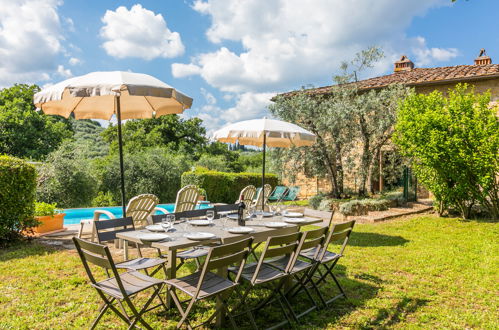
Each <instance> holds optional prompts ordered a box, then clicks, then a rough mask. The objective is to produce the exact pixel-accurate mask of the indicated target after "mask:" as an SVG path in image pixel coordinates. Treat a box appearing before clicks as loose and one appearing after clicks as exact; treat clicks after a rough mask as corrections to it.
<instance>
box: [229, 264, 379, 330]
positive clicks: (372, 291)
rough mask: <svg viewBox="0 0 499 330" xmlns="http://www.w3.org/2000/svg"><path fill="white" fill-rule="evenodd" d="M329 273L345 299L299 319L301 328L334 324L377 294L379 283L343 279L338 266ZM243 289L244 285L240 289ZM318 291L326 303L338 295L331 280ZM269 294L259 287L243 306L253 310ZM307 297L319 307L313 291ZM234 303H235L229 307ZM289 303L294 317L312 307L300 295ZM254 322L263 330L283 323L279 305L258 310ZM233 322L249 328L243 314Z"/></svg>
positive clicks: (368, 279)
mask: <svg viewBox="0 0 499 330" xmlns="http://www.w3.org/2000/svg"><path fill="white" fill-rule="evenodd" d="M333 272H334V274H335V275H336V277H337V278H338V281H339V282H340V284H341V286H342V287H343V289H344V290H345V292H346V294H347V296H348V299H346V298H344V297H342V298H339V299H337V300H335V301H334V302H333V303H332V304H330V305H329V306H328V307H326V308H321V309H319V310H315V311H313V312H311V313H310V314H308V315H306V316H304V317H303V318H301V319H300V326H301V327H303V328H307V329H310V328H326V327H328V325H329V326H330V325H331V323H335V322H336V321H337V320H338V319H340V318H341V317H342V316H344V315H346V314H349V313H351V312H353V311H355V310H356V309H357V308H359V307H361V306H364V305H365V303H366V301H368V300H370V299H372V298H374V297H375V296H376V295H377V293H378V290H379V289H380V287H381V283H382V280H381V279H380V278H378V277H376V276H373V275H366V276H363V277H362V280H360V281H359V280H358V279H357V278H352V277H346V276H345V272H346V268H345V267H344V266H342V265H337V266H336V267H335V270H334V271H333ZM243 288H244V289H246V288H247V285H246V284H245V285H243ZM320 291H321V293H322V294H323V295H324V297H325V298H326V300H327V299H330V298H332V297H334V296H336V295H337V294H339V293H340V292H339V290H338V288H337V287H336V285H335V284H334V282H333V280H332V279H331V278H328V280H327V282H326V283H325V284H324V285H321V286H320ZM269 292H270V291H269V290H265V289H261V288H260V287H257V288H255V289H253V290H252V291H251V294H250V295H249V296H248V298H247V300H246V304H245V305H246V306H248V308H253V307H255V306H256V305H258V303H259V302H261V301H262V300H263V299H265V298H266V297H267V296H268V295H269ZM311 293H312V295H313V298H314V300H315V301H316V302H317V303H318V304H319V305H320V300H319V297H318V296H317V295H316V294H315V292H313V290H311ZM234 303H235V301H234V302H232V303H231V304H234ZM290 303H291V305H292V306H293V309H294V310H295V312H296V313H300V312H301V311H304V310H306V309H308V308H309V307H311V306H312V305H313V304H312V302H311V301H310V300H309V299H308V298H307V295H306V294H305V293H304V292H303V291H302V292H301V293H300V294H298V295H297V296H295V297H293V298H291V299H290ZM241 312H242V311H239V313H241ZM255 320H256V322H257V325H258V327H259V328H260V327H261V328H266V327H269V326H272V325H274V324H277V323H279V322H280V321H282V320H284V315H283V314H282V311H281V309H280V308H279V304H278V303H277V302H276V301H274V302H273V303H272V304H270V305H267V306H265V308H262V309H261V310H259V311H258V312H257V313H256V315H255ZM236 322H237V323H238V327H240V328H242V329H246V328H249V327H250V323H249V318H248V316H246V315H245V314H243V315H241V316H240V317H238V318H237V320H236Z"/></svg>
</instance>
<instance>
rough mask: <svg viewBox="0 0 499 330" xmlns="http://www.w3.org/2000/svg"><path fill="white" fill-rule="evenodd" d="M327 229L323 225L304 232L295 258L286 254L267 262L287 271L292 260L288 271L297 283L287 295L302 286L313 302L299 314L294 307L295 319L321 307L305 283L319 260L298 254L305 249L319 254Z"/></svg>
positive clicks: (293, 314) (292, 311)
mask: <svg viewBox="0 0 499 330" xmlns="http://www.w3.org/2000/svg"><path fill="white" fill-rule="evenodd" d="M327 230H328V227H321V228H318V229H313V230H309V231H305V232H303V233H302V238H301V240H300V243H299V244H298V248H297V249H296V254H295V260H290V259H291V256H290V255H286V256H282V257H280V258H278V259H274V260H272V261H270V262H267V263H268V264H269V265H271V266H273V267H275V268H277V269H279V270H281V271H286V267H287V265H289V263H290V262H292V267H291V268H289V269H288V270H287V271H286V273H287V274H288V275H290V276H292V277H293V278H294V279H295V280H296V283H295V285H294V286H293V287H292V288H291V289H289V290H288V291H287V292H286V294H285V295H286V296H289V295H290V294H291V293H292V292H293V291H294V290H296V289H298V288H301V289H302V290H304V291H305V293H306V294H307V297H308V299H309V300H310V302H311V303H312V304H313V306H312V307H310V308H308V309H306V310H303V311H301V312H299V313H298V314H296V312H295V311H294V310H293V309H291V313H292V314H291V315H292V316H293V319H294V320H295V321H297V320H298V319H299V318H300V317H302V316H304V315H306V314H308V313H310V312H311V311H313V310H315V309H318V308H319V306H318V304H317V303H316V302H315V300H314V298H313V297H312V294H311V293H310V291H309V289H308V288H307V287H306V286H305V285H304V283H305V282H306V280H307V279H308V275H309V272H310V271H311V270H312V269H313V267H314V266H315V264H316V263H317V261H316V260H315V259H311V260H309V261H304V260H300V259H298V256H299V254H300V253H301V252H303V251H311V250H314V251H316V252H315V254H318V253H319V250H320V248H321V247H322V246H323V244H324V241H325V239H326V233H327ZM315 257H316V256H315ZM312 284H313V286H314V289H316V290H317V287H316V286H315V284H314V283H313V282H312Z"/></svg>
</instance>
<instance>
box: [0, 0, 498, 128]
mask: <svg viewBox="0 0 499 330" xmlns="http://www.w3.org/2000/svg"><path fill="white" fill-rule="evenodd" d="M498 12H499V1H496V0H469V1H464V0H458V1H457V2H456V3H454V4H452V3H451V1H450V0H418V1H414V0H281V1H272V0H245V1H228V0H226V1H224V0H189V1H187V0H184V1H181V0H168V1H167V0H162V1H158V0H156V1H152V0H151V1H103V0H100V1H97V0H88V1H77V0H71V1H70V0H66V1H60V0H0V59H1V60H0V87H6V86H10V85H12V84H14V83H37V84H39V85H41V86H44V85H48V84H51V83H55V82H58V81H60V80H63V79H65V78H67V77H70V76H77V75H82V74H85V73H88V72H91V71H107V70H131V71H134V72H142V73H147V74H151V75H153V76H156V77H158V78H159V79H161V80H163V81H165V82H167V83H168V84H170V85H172V86H175V87H176V88H178V89H180V90H182V91H183V92H184V93H186V94H188V95H190V96H191V97H193V98H194V104H193V107H192V109H189V110H187V111H186V112H185V116H186V117H194V116H197V117H200V118H202V119H203V120H204V123H205V126H206V127H207V129H208V130H209V131H211V130H214V129H216V128H219V127H221V126H223V125H224V124H226V123H228V122H235V121H238V120H245V119H252V118H258V117H262V116H264V115H266V109H265V108H266V106H267V104H268V103H269V98H270V97H271V96H273V95H275V94H276V93H278V92H283V91H288V90H290V89H297V88H300V87H301V86H305V85H314V86H322V85H329V84H331V82H332V81H331V77H332V76H333V75H334V74H335V73H336V72H338V71H337V68H338V66H339V64H340V63H341V62H342V61H344V60H348V59H349V58H351V57H352V56H353V55H354V54H355V53H356V52H358V51H360V50H362V49H365V48H367V47H369V46H371V45H379V46H381V47H382V48H383V49H384V51H385V54H386V57H385V59H384V60H382V61H381V62H380V63H379V64H378V65H377V66H376V67H375V68H374V69H373V70H372V71H371V72H369V73H367V75H368V76H374V75H381V74H388V73H390V72H391V71H392V69H393V62H394V60H396V59H397V58H398V57H400V55H401V54H406V55H408V56H409V58H410V59H411V60H413V61H414V62H415V64H416V66H417V67H431V66H448V65H458V64H472V63H473V59H474V58H475V57H476V56H477V54H478V51H479V50H480V48H486V50H487V53H488V54H489V55H490V56H491V57H492V60H493V61H494V60H495V59H497V60H498V61H499V25H498V24H497V22H496V21H497V19H496V16H497V13H498ZM366 77H367V76H366Z"/></svg>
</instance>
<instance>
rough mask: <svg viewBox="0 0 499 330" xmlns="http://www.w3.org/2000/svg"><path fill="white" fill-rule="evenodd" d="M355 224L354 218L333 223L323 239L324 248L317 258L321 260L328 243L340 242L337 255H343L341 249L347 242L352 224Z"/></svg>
mask: <svg viewBox="0 0 499 330" xmlns="http://www.w3.org/2000/svg"><path fill="white" fill-rule="evenodd" d="M354 225H355V220H352V221H348V222H343V223H338V224H335V225H334V226H333V227H332V228H331V229H330V231H329V234H328V236H327V237H326V240H325V241H324V247H325V249H322V251H321V254H320V255H319V260H322V258H323V257H324V254H325V253H326V250H327V247H328V245H329V244H330V243H335V242H337V243H341V248H340V251H339V252H338V254H339V255H343V251H344V250H345V247H346V245H347V243H348V239H349V238H350V234H351V233H352V230H353V226H354Z"/></svg>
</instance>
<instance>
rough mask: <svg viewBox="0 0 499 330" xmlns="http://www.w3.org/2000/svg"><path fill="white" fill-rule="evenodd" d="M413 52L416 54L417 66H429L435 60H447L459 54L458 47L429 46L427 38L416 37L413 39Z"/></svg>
mask: <svg viewBox="0 0 499 330" xmlns="http://www.w3.org/2000/svg"><path fill="white" fill-rule="evenodd" d="M413 43H414V45H413V47H412V52H413V54H414V55H415V56H416V63H415V64H416V65H417V66H427V65H430V64H432V63H434V62H445V61H448V60H450V59H453V58H454V57H456V56H458V55H459V51H458V50H457V49H456V48H428V47H427V45H426V39H425V38H423V37H416V38H414V39H413Z"/></svg>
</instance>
